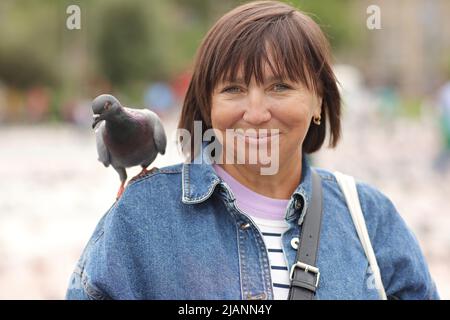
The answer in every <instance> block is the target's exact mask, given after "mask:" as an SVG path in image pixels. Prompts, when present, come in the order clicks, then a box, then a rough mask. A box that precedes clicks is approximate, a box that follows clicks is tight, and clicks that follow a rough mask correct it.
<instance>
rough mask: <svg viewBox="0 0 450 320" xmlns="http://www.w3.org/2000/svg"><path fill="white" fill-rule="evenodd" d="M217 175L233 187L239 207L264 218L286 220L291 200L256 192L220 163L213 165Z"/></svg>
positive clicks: (252, 214)
mask: <svg viewBox="0 0 450 320" xmlns="http://www.w3.org/2000/svg"><path fill="white" fill-rule="evenodd" d="M213 168H214V170H215V171H216V173H217V175H218V176H219V177H220V178H222V180H223V181H225V182H226V184H227V185H228V186H229V187H230V188H231V191H233V194H234V196H235V197H236V202H237V205H238V206H239V208H240V209H241V210H242V211H244V212H245V213H247V214H249V215H251V216H254V217H257V218H262V219H270V220H284V216H285V214H286V208H287V206H288V203H289V200H288V199H286V200H284V199H273V198H269V197H266V196H263V195H261V194H259V193H257V192H254V191H252V190H250V189H249V188H247V187H246V186H244V185H242V184H241V183H240V182H238V181H237V180H236V179H235V178H233V177H232V176H231V175H230V174H229V173H228V172H226V171H225V170H224V169H222V167H220V166H219V165H216V164H215V165H213Z"/></svg>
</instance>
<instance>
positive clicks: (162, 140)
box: [145, 109, 167, 154]
mask: <svg viewBox="0 0 450 320" xmlns="http://www.w3.org/2000/svg"><path fill="white" fill-rule="evenodd" d="M145 110H146V112H147V114H148V116H149V121H150V123H151V127H152V128H153V141H154V142H155V145H156V150H158V152H159V153H161V154H164V153H166V146H167V137H166V132H165V131H164V127H163V124H162V122H161V120H160V119H159V117H158V115H157V114H156V113H154V112H153V111H150V110H148V109H145Z"/></svg>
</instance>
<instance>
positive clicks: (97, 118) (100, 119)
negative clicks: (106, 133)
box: [92, 114, 103, 129]
mask: <svg viewBox="0 0 450 320" xmlns="http://www.w3.org/2000/svg"><path fill="white" fill-rule="evenodd" d="M92 118H93V120H94V122H92V129H94V128H95V126H96V125H97V123H99V122H100V121H102V120H103V119H102V118H101V117H100V115H99V114H94V116H93V117H92Z"/></svg>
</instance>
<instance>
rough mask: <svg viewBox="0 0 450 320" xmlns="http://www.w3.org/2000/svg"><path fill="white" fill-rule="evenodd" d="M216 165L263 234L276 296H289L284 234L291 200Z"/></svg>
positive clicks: (244, 209)
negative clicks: (274, 195)
mask: <svg viewBox="0 0 450 320" xmlns="http://www.w3.org/2000/svg"><path fill="white" fill-rule="evenodd" d="M213 167H214V169H215V171H216V173H217V175H218V176H219V177H221V178H222V180H223V181H225V183H226V184H227V185H228V186H229V187H230V188H231V191H232V192H233V194H234V196H235V198H236V202H237V206H238V207H239V209H240V210H241V211H243V212H244V213H245V214H247V215H248V216H249V217H250V218H251V219H252V220H253V222H255V224H256V226H257V227H258V229H259V230H260V231H261V233H262V235H263V239H264V243H265V245H266V248H267V251H268V254H269V262H270V273H271V276H272V285H273V290H274V299H276V300H287V297H288V294H289V271H288V266H287V264H286V259H285V256H284V253H283V246H282V243H281V236H282V234H283V233H284V232H285V231H286V230H287V229H288V224H287V223H286V221H285V219H284V216H285V214H286V208H287V205H288V202H289V200H284V199H273V198H269V197H266V196H263V195H260V194H259V193H256V192H254V191H252V190H250V189H248V188H247V187H245V186H244V185H242V184H241V183H239V182H238V181H237V180H236V179H234V178H233V177H232V176H231V175H229V174H228V173H227V172H226V171H225V170H223V169H222V168H221V167H219V166H218V165H214V166H213Z"/></svg>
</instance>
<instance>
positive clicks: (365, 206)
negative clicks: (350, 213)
mask: <svg viewBox="0 0 450 320" xmlns="http://www.w3.org/2000/svg"><path fill="white" fill-rule="evenodd" d="M314 170H315V171H316V172H317V173H318V174H319V175H320V177H321V178H322V185H323V190H324V195H325V196H328V197H331V198H332V199H333V200H334V201H338V202H340V203H342V204H344V203H346V199H345V196H344V193H343V192H342V190H341V188H340V186H339V183H338V181H337V179H336V176H335V174H334V173H333V172H331V171H329V170H326V169H323V168H314ZM354 179H355V184H356V190H357V192H358V199H359V202H360V204H361V208H362V211H363V214H364V217H365V219H366V220H369V223H370V222H372V223H376V224H378V223H380V222H382V223H386V222H388V221H392V220H397V219H399V218H400V217H399V214H398V212H397V210H396V208H395V205H394V204H393V202H392V201H391V199H390V198H389V197H388V196H387V195H386V194H384V193H383V192H382V191H381V190H380V189H378V188H377V187H375V186H374V185H372V184H370V183H368V182H365V181H361V180H359V179H358V177H354Z"/></svg>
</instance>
